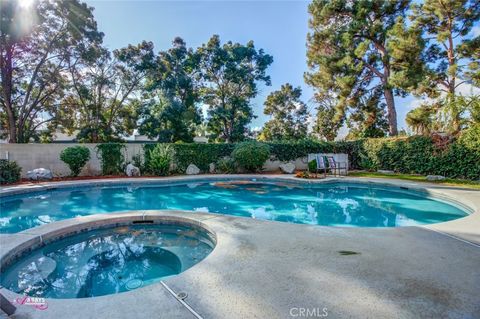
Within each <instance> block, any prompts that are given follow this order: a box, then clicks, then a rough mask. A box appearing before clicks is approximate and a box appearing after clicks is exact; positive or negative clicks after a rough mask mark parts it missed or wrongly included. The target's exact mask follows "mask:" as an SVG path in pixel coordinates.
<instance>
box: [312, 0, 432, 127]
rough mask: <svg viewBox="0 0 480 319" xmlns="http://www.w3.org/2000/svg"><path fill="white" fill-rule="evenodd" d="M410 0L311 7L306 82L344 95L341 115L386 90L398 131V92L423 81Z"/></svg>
mask: <svg viewBox="0 0 480 319" xmlns="http://www.w3.org/2000/svg"><path fill="white" fill-rule="evenodd" d="M409 3H410V1H409V0H371V1H368V0H364V1H346V0H313V2H312V3H311V4H310V6H309V12H310V21H309V25H310V29H311V32H310V33H309V34H308V36H307V42H308V51H307V59H308V65H309V67H310V69H311V71H310V72H309V73H307V74H306V76H305V80H306V82H307V83H308V84H310V85H312V86H313V87H315V88H316V89H317V90H318V91H319V92H320V94H334V95H335V96H336V97H337V98H338V102H337V106H336V108H337V113H338V115H337V117H338V118H341V117H342V116H344V114H345V113H346V111H347V108H348V107H354V106H355V105H357V104H358V101H357V100H358V99H359V98H360V97H361V96H362V95H363V94H366V93H368V92H369V91H371V90H374V89H375V88H377V87H378V88H381V90H382V92H383V97H384V100H385V105H386V107H387V110H388V122H389V133H390V135H397V133H398V130H397V113H396V108H395V100H394V95H395V94H405V93H406V92H404V91H403V89H407V88H411V87H413V86H415V84H416V83H417V82H418V81H419V77H418V75H417V74H419V73H420V72H419V69H421V68H422V66H423V64H422V63H421V60H420V59H418V56H420V54H419V52H421V50H422V48H423V41H422V39H421V37H420V32H419V31H418V30H414V29H411V30H410V29H407V28H406V27H405V23H404V17H405V14H406V12H407V10H408V8H409Z"/></svg>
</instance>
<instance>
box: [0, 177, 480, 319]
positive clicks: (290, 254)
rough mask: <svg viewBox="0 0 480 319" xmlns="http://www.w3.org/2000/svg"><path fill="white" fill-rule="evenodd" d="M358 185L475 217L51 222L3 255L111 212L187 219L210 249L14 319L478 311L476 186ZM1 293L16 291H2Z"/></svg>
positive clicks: (26, 309)
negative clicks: (431, 199) (409, 223)
mask: <svg viewBox="0 0 480 319" xmlns="http://www.w3.org/2000/svg"><path fill="white" fill-rule="evenodd" d="M242 177H244V178H245V176H242ZM256 177H257V178H258V177H260V178H263V175H262V176H256ZM199 178H205V176H201V177H199ZM275 178H278V176H275ZM284 178H286V179H290V178H291V177H284ZM190 179H191V178H190ZM135 180H138V179H135ZM343 180H345V181H353V182H355V181H358V180H359V179H349V178H346V179H343ZM361 181H362V182H373V183H388V184H389V185H397V186H398V185H403V187H405V186H407V187H409V188H415V187H418V189H419V190H420V189H422V191H425V192H428V193H430V194H435V195H438V196H441V197H449V198H451V199H455V200H456V201H458V202H461V203H463V204H464V205H466V206H468V207H469V208H470V210H471V211H472V214H471V215H469V216H467V217H465V218H461V219H458V220H455V221H451V222H447V223H440V224H434V225H428V226H423V227H397V228H342V227H323V226H311V225H298V224H290V223H282V222H274V221H262V220H255V219H249V218H242V217H233V216H228V215H218V214H209V213H199V212H195V213H193V212H188V211H133V212H125V213H119V214H104V215H91V216H84V217H79V218H74V219H68V220H64V221H59V222H55V223H52V224H47V225H44V226H40V227H36V228H33V229H29V230H27V231H24V232H22V233H17V234H9V235H2V236H1V237H0V244H1V245H0V255H2V256H5V254H6V253H8V252H9V251H12V249H13V250H15V249H16V248H15V247H18V246H19V245H21V244H22V243H25V242H27V241H30V242H32V241H33V242H35V241H36V240H39V238H40V240H41V239H42V238H45V236H47V237H48V234H53V233H55V232H57V234H58V232H60V233H61V232H62V231H63V230H64V229H74V228H81V227H82V225H85V224H86V223H97V222H98V223H105V222H106V221H109V220H110V221H114V220H115V219H118V218H131V219H133V220H135V219H148V218H152V219H154V218H187V219H189V220H193V221H196V222H200V223H202V224H203V225H205V226H206V227H207V228H208V229H210V230H211V231H212V232H214V233H215V234H216V237H217V246H216V247H215V249H214V250H213V252H212V253H211V254H210V255H209V256H208V257H207V258H206V259H205V260H203V261H202V262H200V263H199V264H197V265H195V266H194V267H192V268H190V269H189V270H187V271H185V272H183V273H181V274H180V275H178V276H175V277H172V278H169V279H167V280H165V282H164V283H157V284H153V285H150V286H146V287H143V288H140V289H137V290H134V291H130V292H126V293H121V294H116V295H108V296H102V297H96V298H86V299H49V300H47V302H48V309H46V310H43V311H41V310H36V309H34V308H32V307H30V306H25V305H24V306H22V305H18V306H17V307H18V310H17V313H16V314H15V315H13V316H12V318H72V319H73V318H195V316H196V315H195V314H198V316H197V318H198V317H201V318H305V317H307V316H306V315H307V314H309V315H310V316H308V317H310V318H313V317H316V318H319V317H327V318H480V221H479V219H480V210H479V207H480V192H478V191H473V190H463V189H458V188H451V187H443V186H438V185H434V184H423V183H422V184H420V183H419V184H420V185H419V184H417V183H408V182H404V181H396V180H387V181H386V180H383V179H382V180H381V181H377V180H375V179H368V180H365V179H362V180H361ZM95 182H98V180H96V181H95ZM123 182H125V181H123V180H122V183H123ZM36 187H38V186H36ZM45 187H46V186H45ZM2 192H4V194H5V193H6V192H5V190H3V191H2ZM169 216H171V217H169ZM40 236H42V237H40ZM180 292H184V293H186V294H187V298H186V299H185V300H184V301H183V303H181V302H180V301H179V300H178V299H177V298H176V297H175V294H177V293H180ZM1 293H2V294H4V295H6V296H7V297H8V298H9V299H11V300H13V299H14V298H15V297H18V295H16V294H14V293H13V292H11V291H8V290H6V289H3V288H2V289H1ZM307 311H308V312H307ZM302 314H303V315H302Z"/></svg>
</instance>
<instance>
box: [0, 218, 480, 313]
mask: <svg viewBox="0 0 480 319" xmlns="http://www.w3.org/2000/svg"><path fill="white" fill-rule="evenodd" d="M150 219H154V220H156V221H159V222H162V221H173V222H180V223H182V224H185V223H190V224H193V225H198V226H200V227H202V228H203V229H206V230H208V231H209V232H211V233H212V234H214V236H215V240H216V243H217V244H216V247H215V248H214V250H213V251H212V252H211V253H210V255H208V256H207V257H206V258H205V259H204V260H202V261H201V262H199V263H198V264H196V265H194V266H193V267H192V268H190V269H188V270H186V271H185V272H182V273H181V274H179V275H177V276H174V277H171V278H169V279H167V280H165V281H162V282H159V283H154V284H152V285H148V286H145V287H142V288H139V289H136V290H133V291H129V292H124V293H120V294H113V295H105V296H100V297H95V298H82V299H48V300H47V301H48V305H49V308H48V309H47V310H45V311H38V310H36V309H34V308H32V307H28V306H22V305H17V307H18V308H17V309H18V310H17V313H16V315H18V316H22V315H25V316H27V317H29V318H69V319H71V318H84V317H91V318H93V317H98V315H99V314H100V313H102V314H103V316H105V317H114V318H131V317H132V314H135V313H137V314H138V312H139V311H142V312H143V315H144V317H155V318H157V317H161V318H162V317H164V318H169V317H172V313H173V314H174V316H175V317H177V318H201V317H202V316H204V317H205V318H224V317H226V316H229V317H231V318H242V317H252V316H255V315H259V314H258V312H260V315H259V317H272V316H273V314H274V313H272V312H276V315H277V316H276V317H279V315H281V313H279V312H282V311H287V310H284V309H283V308H282V307H283V306H282V305H281V304H277V305H275V307H274V308H275V309H270V308H269V307H264V308H262V309H256V308H255V307H253V304H255V302H254V301H252V300H248V298H247V299H245V298H246V297H245V296H244V297H243V298H237V297H235V298H234V299H233V300H232V299H231V298H232V295H231V294H232V291H231V289H236V288H235V287H237V286H238V285H241V286H242V289H244V290H246V292H248V293H247V295H249V294H250V293H253V292H254V291H256V290H261V289H264V286H265V283H264V282H263V278H262V277H263V276H264V274H261V273H259V274H256V275H255V276H254V277H256V276H259V278H258V279H257V280H255V281H253V282H250V283H242V281H241V279H240V278H241V277H242V276H243V275H241V274H242V273H245V271H247V269H248V266H245V265H243V264H236V263H246V264H247V265H250V267H257V268H258V267H260V266H261V265H259V264H258V263H261V261H263V262H265V260H270V259H272V258H273V260H275V258H278V257H277V256H278V254H282V255H283V256H290V254H293V256H292V257H291V259H292V260H294V261H296V262H298V264H297V265H296V266H298V267H303V266H301V265H302V263H305V261H302V260H298V258H299V256H307V255H303V253H302V251H303V250H302V249H300V251H297V252H293V251H292V250H291V248H289V247H286V248H284V247H283V245H284V244H286V243H288V242H291V244H290V245H294V247H300V248H301V247H302V246H303V245H307V246H308V245H310V246H311V247H315V246H316V244H315V238H323V240H321V241H320V242H319V244H320V243H322V242H324V241H328V242H327V243H323V244H320V245H325V246H327V247H326V248H324V249H327V250H328V249H333V250H335V249H338V248H333V247H331V246H332V245H336V244H337V242H338V241H341V242H343V244H339V245H351V246H355V245H358V242H359V241H360V242H363V243H364V244H365V243H366V244H367V245H368V247H369V248H366V247H365V248H364V249H371V247H370V246H375V245H384V244H385V245H387V246H388V245H389V244H388V241H390V242H391V241H392V240H393V241H395V242H398V241H399V242H403V244H405V243H407V247H409V246H410V245H412V248H413V247H415V245H418V244H419V243H425V244H427V245H433V244H434V245H437V246H436V248H435V249H437V250H440V251H443V250H445V252H446V253H448V254H449V256H450V257H451V259H449V260H451V262H453V261H454V260H456V259H459V260H463V259H462V258H455V259H454V258H453V256H454V255H455V254H458V253H463V251H465V253H467V255H466V256H472V255H473V256H478V257H480V249H476V248H468V245H465V244H464V243H462V242H460V241H456V240H453V239H451V238H449V237H446V236H442V235H439V234H437V233H434V232H429V231H427V230H426V229H425V228H424V227H417V226H412V227H398V228H392V229H387V228H380V229H367V228H341V227H326V226H313V225H301V224H291V223H279V222H275V221H268V220H254V219H250V218H242V217H234V216H229V215H220V214H209V213H202V212H195V213H193V212H190V211H180V210H158V211H152V210H148V211H128V212H119V213H111V214H96V215H88V216H81V217H76V218H71V219H66V220H62V221H58V222H54V223H49V224H45V225H42V226H39V227H35V228H32V229H30V230H28V231H24V232H20V233H16V234H10V235H6V236H7V237H8V240H7V241H6V242H5V245H1V247H0V260H1V261H2V264H3V262H4V260H5V259H8V258H14V255H15V252H17V253H18V252H19V251H20V250H22V249H23V250H24V249H27V248H28V246H29V245H32V244H33V245H39V244H41V241H42V240H43V241H44V240H47V241H48V240H54V238H61V237H62V236H68V235H70V234H74V233H75V232H78V231H81V230H84V229H94V228H97V227H109V226H107V225H111V226H115V225H117V224H118V223H120V224H122V225H123V224H124V223H128V222H131V221H133V220H150ZM298 230H301V232H300V233H296V232H297V231H298ZM374 230H376V231H374ZM283 234H290V235H289V236H285V235H283ZM252 236H253V237H255V236H257V237H258V236H260V237H258V238H264V239H265V240H266V241H265V242H264V243H263V244H266V243H270V245H272V246H273V247H272V248H271V249H270V248H269V247H263V249H264V250H263V251H259V252H258V251H257V249H254V248H252V247H250V245H252V244H249V243H248V242H247V241H248V238H250V237H252ZM297 237H298V238H297ZM2 238H3V239H6V238H5V237H0V239H2ZM302 238H303V239H302ZM392 238H393V239H392ZM312 240H313V242H312ZM384 240H385V241H387V243H383V241H384ZM253 241H254V242H255V240H253ZM279 241H283V242H284V243H279ZM346 243H347V244H346ZM312 245H313V246H312ZM465 246H467V247H465ZM279 247H281V248H279ZM342 247H343V246H342ZM452 247H454V248H452ZM347 248H350V249H352V250H356V249H357V248H354V247H347ZM391 248H393V249H394V248H395V246H392V247H391ZM278 249H281V250H280V251H279V250H278ZM310 249H312V248H309V249H307V251H310ZM381 251H385V250H383V249H382V250H380V252H381ZM305 252H306V251H305ZM319 253H320V252H319ZM265 254H267V255H265ZM285 254H286V255H285ZM362 254H363V256H365V257H368V256H374V254H373V255H372V253H371V252H370V253H369V252H368V251H363V252H362ZM410 254H412V255H415V254H416V255H417V257H410ZM421 254H422V253H421V252H420V255H418V252H415V250H412V251H409V250H407V255H406V257H405V258H412V259H413V260H415V258H418V257H419V256H421ZM231 258H235V259H234V260H231ZM257 258H259V259H260V260H261V261H260V262H259V261H257ZM265 258H266V259H265ZM305 258H306V257H305ZM368 258H371V257H368ZM376 258H377V257H374V260H377V259H376ZM306 259H307V258H306ZM386 259H387V261H386V262H391V263H392V267H394V265H395V267H397V266H399V265H398V262H396V261H394V260H390V261H388V258H386ZM350 260H352V259H350ZM479 260H480V259H479ZM226 261H230V262H232V264H229V265H228V264H226V265H225V266H223V264H224V263H225V262H226ZM341 262H342V264H341V266H339V267H340V268H342V267H344V265H345V264H344V262H347V265H348V263H349V262H348V261H347V260H346V259H342V260H341ZM412 262H414V261H412ZM427 262H428V261H427ZM445 263H447V261H445ZM254 265H255V266H254ZM475 265H476V263H475ZM292 266H293V265H292ZM308 266H309V264H308V263H307V264H305V267H307V269H308ZM352 266H353V267H354V268H352V269H356V267H357V266H355V264H353V265H352ZM232 267H233V268H232ZM400 267H401V266H400ZM212 268H213V269H212ZM451 268H453V267H451ZM382 269H384V270H381V271H384V272H387V273H388V272H389V271H390V270H389V268H388V267H382ZM419 269H420V271H422V269H424V270H423V271H426V272H428V271H429V270H428V268H427V267H425V266H422V267H419ZM453 270H455V271H457V269H452V271H453ZM257 271H258V269H257ZM318 271H321V267H320V269H319V270H318ZM376 271H380V270H376ZM476 271H478V269H477V270H476ZM234 273H237V274H238V275H233V277H232V274H234ZM467 273H468V272H467V270H466V269H465V270H462V271H461V272H460V274H465V275H466V274H467ZM320 274H321V273H320ZM219 275H221V276H224V277H225V276H226V277H225V278H231V279H228V280H227V281H226V282H225V283H223V284H221V285H219V286H218V287H217V286H215V287H212V286H211V285H212V283H214V282H217V281H216V280H217V279H215V278H216V276H219ZM245 275H246V276H250V275H249V274H248V271H247V273H245ZM457 275H458V274H457ZM212 276H213V277H212ZM276 276H278V274H277V275H275V276H274V278H276V280H278V281H282V280H283V279H280V278H278V277H276ZM329 276H333V277H332V280H336V279H335V278H336V275H335V274H331V275H328V276H327V278H330V277H329ZM461 276H463V275H461ZM237 277H238V278H237ZM375 277H377V276H375ZM383 277H385V278H386V281H387V284H386V285H387V287H389V286H388V285H389V283H388V280H389V279H388V278H389V276H387V275H385V276H378V278H383ZM243 278H245V277H243ZM474 278H475V277H474ZM212 280H213V281H212ZM291 280H293V281H292V282H291V283H287V282H285V283H284V284H286V285H292V286H291V288H289V289H287V290H286V291H282V290H281V289H275V292H272V294H275V295H278V296H279V297H282V298H292V296H290V295H289V294H290V290H291V289H294V288H293V287H297V288H298V289H303V288H301V287H299V285H301V281H300V282H299V281H298V280H299V279H298V278H297V279H295V278H292V279H291ZM445 280H446V279H445ZM459 281H460V282H463V280H459ZM270 284H271V285H272V286H274V285H275V284H273V283H272V282H270ZM471 285H473V286H474V287H477V286H476V285H475V283H474V282H473V283H472V284H471ZM206 287H210V288H209V290H202V289H205V288H206ZM200 288H202V289H200ZM213 288H214V289H216V290H220V291H219V292H218V294H219V295H217V296H216V297H215V298H212V297H210V298H209V297H208V296H207V295H209V294H213V295H215V294H217V292H215V291H210V289H213ZM297 288H296V289H297ZM477 288H479V289H480V286H478V287H477ZM224 289H225V290H226V292H227V295H225V296H224V295H223V294H222V290H224ZM310 289H311V288H310ZM355 289H358V287H357V288H355ZM386 289H387V290H388V289H390V288H386ZM469 289H472V288H471V287H470V288H469ZM304 290H305V291H306V292H305V293H307V295H308V294H309V293H314V291H310V292H309V291H308V289H304ZM201 291H203V292H201ZM0 292H1V293H2V294H4V295H5V296H6V297H7V298H8V299H9V300H15V299H16V298H18V297H21V296H20V295H18V294H16V293H13V292H12V291H9V290H7V289H5V288H3V287H2V288H1V289H0ZM179 292H187V294H188V298H187V299H186V300H183V299H182V300H179V298H177V297H176V294H177V293H179ZM236 294H237V293H236V292H235V293H234V295H233V296H236ZM303 298H306V297H305V296H304V297H303ZM317 298H318V296H317ZM322 298H323V297H322ZM402 298H404V297H402ZM140 300H141V302H140ZM300 300H302V299H300ZM362 300H363V297H360V296H359V298H358V299H355V301H354V300H345V302H346V301H348V302H346V304H349V303H351V302H362ZM142 302H143V303H142ZM208 302H213V303H217V305H216V307H207V306H205V303H207V304H208ZM297 302H299V301H298V300H297ZM442 302H443V301H442ZM252 303H253V304H252ZM225 304H227V305H228V307H227V308H228V309H234V310H232V312H231V313H229V312H226V311H227V310H226V309H227V308H224V307H225V306H224V305H225ZM413 304H415V303H413ZM320 305H321V304H320ZM272 306H273V305H272ZM165 307H168V309H166V308H165ZM412 307H414V306H412ZM168 310H171V311H172V312H170V313H168ZM333 310H338V309H333ZM390 310H392V311H393V310H394V311H398V309H394V308H392V309H390ZM390 310H388V311H390ZM100 311H101V312H100ZM159 311H161V312H159ZM163 311H165V312H163ZM192 311H193V312H192ZM359 311H360V312H359V313H357V315H358V316H360V315H365V313H363V312H362V311H365V309H363V310H362V309H360V310H359ZM369 311H373V313H370V316H372V317H378V316H382V315H383V316H385V314H384V313H378V312H376V311H379V309H378V307H372V308H371V309H370V310H369ZM382 311H387V310H385V309H384V310H382ZM417 311H419V310H415V311H414V312H415V314H416V315H419V316H420V315H421V314H422V313H417ZM425 311H433V309H432V308H431V307H428V310H425ZM87 313H89V315H87ZM160 313H161V315H159V314H160ZM195 314H200V315H199V316H196V315H195ZM227 314H228V315H227ZM262 314H263V315H262ZM423 314H424V315H426V316H427V317H428V315H429V313H423ZM280 317H288V314H287V313H283V316H280ZM334 317H340V318H341V317H349V316H342V315H337V316H334ZM387 317H388V316H387ZM445 317H449V316H445ZM452 318H453V317H452Z"/></svg>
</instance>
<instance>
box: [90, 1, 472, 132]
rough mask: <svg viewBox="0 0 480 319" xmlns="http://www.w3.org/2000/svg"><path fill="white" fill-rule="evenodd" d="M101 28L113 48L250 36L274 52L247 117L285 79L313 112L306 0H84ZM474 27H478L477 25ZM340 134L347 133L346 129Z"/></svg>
mask: <svg viewBox="0 0 480 319" xmlns="http://www.w3.org/2000/svg"><path fill="white" fill-rule="evenodd" d="M86 2H87V3H88V4H89V5H90V6H92V7H94V8H95V10H94V15H95V18H96V20H97V23H98V28H99V30H100V31H102V32H104V33H105V38H104V44H105V45H106V46H107V47H108V48H109V49H111V50H113V49H117V48H121V47H124V46H127V45H128V44H137V43H139V42H141V41H143V40H147V41H152V42H153V43H154V45H155V51H156V52H158V51H163V50H167V49H169V48H170V47H171V43H172V40H173V39H174V38H175V37H176V36H180V37H181V38H183V39H184V40H185V41H186V43H187V46H189V47H193V48H197V47H199V46H201V45H202V44H203V43H205V42H207V41H208V39H209V38H210V37H211V36H212V35H213V34H218V35H219V36H220V39H221V41H222V42H224V41H233V42H239V43H246V42H248V41H250V40H253V41H254V43H255V47H256V48H257V49H259V48H262V49H264V50H265V52H266V53H268V54H270V55H272V56H273V60H274V62H273V64H272V65H271V66H270V67H269V69H268V70H267V73H268V74H269V75H270V77H271V80H272V85H271V86H264V85H261V86H260V93H259V95H258V97H257V98H255V100H253V101H252V106H253V109H254V113H255V115H257V116H258V118H256V119H254V120H253V121H252V123H251V125H250V126H251V127H252V128H259V127H262V126H263V123H264V122H265V121H266V120H268V116H265V115H263V102H264V101H265V99H266V97H267V95H268V94H269V93H270V92H272V91H274V90H278V89H280V86H281V85H282V84H284V83H290V84H292V85H293V86H300V87H301V88H302V91H303V94H302V99H303V101H304V102H306V103H307V105H308V106H309V110H310V111H311V114H312V115H314V111H315V104H314V103H313V102H311V98H312V96H313V92H314V91H313V89H312V88H311V87H309V86H308V85H306V84H305V83H304V80H303V74H304V72H306V71H307V70H308V68H307V65H306V36H307V33H308V10H307V8H308V4H309V1H302V0H297V1H272V0H270V1H254V0H250V1H161V0H156V1H155V0H151V1H132V0H122V1H119V0H117V1H108V0H103V1H101V0H88V1H86ZM474 32H480V28H478V27H477V29H476V30H475V31H474ZM395 102H396V107H397V114H398V115H397V116H398V125H399V128H405V127H406V124H405V115H406V113H407V112H408V111H410V110H411V109H412V108H413V107H415V106H418V105H419V104H420V103H419V101H418V99H415V98H413V97H411V96H409V97H407V98H400V97H397V98H396V100H395ZM342 131H343V132H342V133H341V135H343V134H345V130H342Z"/></svg>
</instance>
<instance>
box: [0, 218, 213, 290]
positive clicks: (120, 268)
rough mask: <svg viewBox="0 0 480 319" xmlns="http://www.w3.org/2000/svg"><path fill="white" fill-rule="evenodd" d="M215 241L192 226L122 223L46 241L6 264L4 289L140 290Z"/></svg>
mask: <svg viewBox="0 0 480 319" xmlns="http://www.w3.org/2000/svg"><path fill="white" fill-rule="evenodd" d="M214 246H215V239H214V238H213V237H212V235H211V234H210V233H208V232H207V231H206V230H203V229H202V228H201V227H199V226H198V227H197V226H194V225H188V224H185V225H182V224H178V223H177V224H151V225H145V224H142V225H126V226H118V227H109V228H102V229H97V230H90V231H86V232H82V233H80V234H76V235H73V236H68V237H65V238H63V239H60V240H55V241H53V242H50V243H48V244H46V245H44V246H43V247H40V248H37V249H35V250H33V251H32V252H30V253H26V254H24V256H23V257H20V258H19V259H17V260H14V261H13V263H11V264H10V265H9V266H7V267H6V269H5V271H4V273H3V274H2V279H1V284H2V286H4V287H5V288H7V289H9V290H11V291H14V292H17V293H19V294H26V295H29V296H38V297H45V298H87V297H95V296H102V295H108V294H115V293H120V292H124V291H128V290H133V289H136V288H140V287H143V286H146V285H149V284H152V283H155V282H158V281H160V280H163V279H165V278H167V277H170V276H174V275H177V274H179V273H181V272H183V271H185V270H187V269H188V268H190V267H192V266H193V265H195V264H196V263H198V262H200V261H201V260H202V259H204V258H205V257H206V256H207V255H208V254H209V253H210V252H211V251H212V250H213V248H214Z"/></svg>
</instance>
